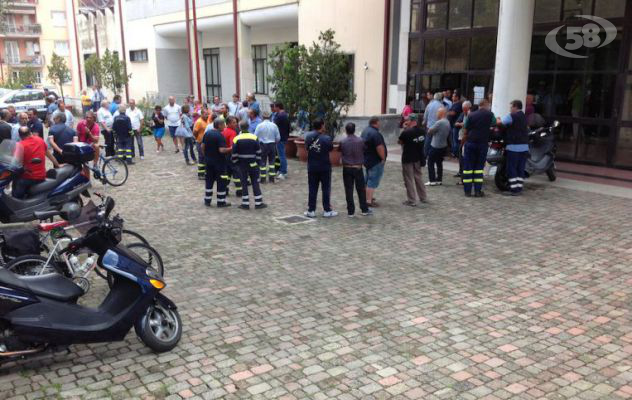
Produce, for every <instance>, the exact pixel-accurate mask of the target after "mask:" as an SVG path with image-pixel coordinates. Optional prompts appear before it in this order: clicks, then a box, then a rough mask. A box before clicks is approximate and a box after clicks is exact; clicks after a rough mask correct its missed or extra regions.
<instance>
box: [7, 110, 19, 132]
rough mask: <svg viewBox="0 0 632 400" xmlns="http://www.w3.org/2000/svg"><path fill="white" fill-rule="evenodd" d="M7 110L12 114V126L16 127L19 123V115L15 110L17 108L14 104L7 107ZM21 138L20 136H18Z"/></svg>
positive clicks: (10, 121)
mask: <svg viewBox="0 0 632 400" xmlns="http://www.w3.org/2000/svg"><path fill="white" fill-rule="evenodd" d="M7 110H9V113H10V114H11V115H10V116H9V123H10V124H12V125H15V124H17V123H18V113H17V111H16V109H15V106H14V105H13V104H9V106H8V107H7ZM18 137H19V135H18Z"/></svg>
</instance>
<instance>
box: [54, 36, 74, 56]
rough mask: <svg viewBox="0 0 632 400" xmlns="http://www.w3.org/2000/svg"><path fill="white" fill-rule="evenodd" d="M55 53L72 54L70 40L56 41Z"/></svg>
mask: <svg viewBox="0 0 632 400" xmlns="http://www.w3.org/2000/svg"><path fill="white" fill-rule="evenodd" d="M55 54H57V55H58V56H62V57H68V56H69V55H70V51H69V49H68V42H64V41H58V40H56V41H55Z"/></svg>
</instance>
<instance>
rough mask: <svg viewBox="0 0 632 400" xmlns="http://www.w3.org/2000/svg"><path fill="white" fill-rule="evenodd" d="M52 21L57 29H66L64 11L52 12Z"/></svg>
mask: <svg viewBox="0 0 632 400" xmlns="http://www.w3.org/2000/svg"><path fill="white" fill-rule="evenodd" d="M50 14H51V19H52V20H53V26H55V27H57V28H65V27H66V13H65V12H63V11H51V13H50Z"/></svg>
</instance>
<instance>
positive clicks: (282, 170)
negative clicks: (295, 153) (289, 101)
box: [272, 102, 290, 180]
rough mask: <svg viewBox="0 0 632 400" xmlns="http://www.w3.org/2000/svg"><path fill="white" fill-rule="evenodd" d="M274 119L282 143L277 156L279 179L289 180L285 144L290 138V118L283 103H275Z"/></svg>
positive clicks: (279, 144) (278, 147)
mask: <svg viewBox="0 0 632 400" xmlns="http://www.w3.org/2000/svg"><path fill="white" fill-rule="evenodd" d="M274 111H275V114H274V119H273V120H272V122H274V123H275V124H276V126H277V127H279V133H280V134H281V141H280V142H278V143H277V155H278V158H279V163H280V165H279V173H278V175H277V178H278V179H279V180H284V179H286V178H287V158H286V157H285V144H286V143H287V140H288V138H289V137H290V117H289V116H288V114H287V112H285V110H284V109H283V103H281V102H277V103H274Z"/></svg>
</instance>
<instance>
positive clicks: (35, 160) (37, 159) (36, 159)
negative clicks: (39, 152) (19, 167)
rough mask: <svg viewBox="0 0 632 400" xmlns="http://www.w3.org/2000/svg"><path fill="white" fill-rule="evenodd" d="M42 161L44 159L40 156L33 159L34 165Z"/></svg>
mask: <svg viewBox="0 0 632 400" xmlns="http://www.w3.org/2000/svg"><path fill="white" fill-rule="evenodd" d="M41 163H42V160H41V159H40V158H34V159H32V160H31V164H33V165H39V164H41Z"/></svg>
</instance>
